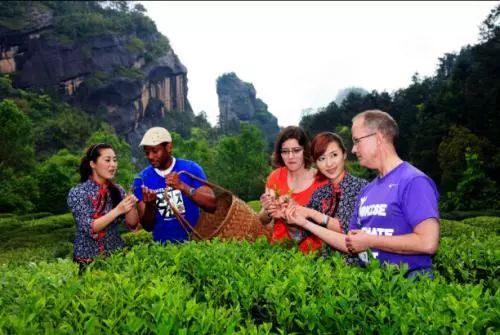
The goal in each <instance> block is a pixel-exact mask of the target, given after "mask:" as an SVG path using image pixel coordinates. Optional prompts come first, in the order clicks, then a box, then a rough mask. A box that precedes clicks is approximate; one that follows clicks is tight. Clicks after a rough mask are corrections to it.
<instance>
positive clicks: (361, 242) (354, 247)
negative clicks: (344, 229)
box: [345, 229, 371, 254]
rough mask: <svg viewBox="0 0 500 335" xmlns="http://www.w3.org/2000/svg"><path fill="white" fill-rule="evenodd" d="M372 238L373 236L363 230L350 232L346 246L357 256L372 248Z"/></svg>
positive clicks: (346, 239)
mask: <svg viewBox="0 0 500 335" xmlns="http://www.w3.org/2000/svg"><path fill="white" fill-rule="evenodd" d="M370 238H371V236H370V235H368V234H367V233H366V232H364V231H362V230H359V229H354V230H350V231H349V233H347V236H346V238H345V245H346V247H347V250H349V252H350V253H351V254H357V253H360V252H362V251H365V250H367V249H369V248H370V247H371V240H370Z"/></svg>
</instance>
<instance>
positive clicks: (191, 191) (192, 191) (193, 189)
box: [188, 187, 196, 198]
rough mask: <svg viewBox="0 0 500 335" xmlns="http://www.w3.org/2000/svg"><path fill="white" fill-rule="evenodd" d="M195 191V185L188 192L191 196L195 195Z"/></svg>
mask: <svg viewBox="0 0 500 335" xmlns="http://www.w3.org/2000/svg"><path fill="white" fill-rule="evenodd" d="M194 192H196V189H195V188H194V187H190V188H189V192H188V193H189V196H190V197H191V198H192V197H193V196H194Z"/></svg>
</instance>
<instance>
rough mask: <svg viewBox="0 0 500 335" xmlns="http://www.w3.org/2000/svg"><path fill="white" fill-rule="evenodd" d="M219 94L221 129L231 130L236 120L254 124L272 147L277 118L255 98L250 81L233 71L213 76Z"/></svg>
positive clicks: (234, 127)
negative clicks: (240, 77)
mask: <svg viewBox="0 0 500 335" xmlns="http://www.w3.org/2000/svg"><path fill="white" fill-rule="evenodd" d="M217 96H218V98H219V123H220V127H221V129H222V130H223V131H224V132H227V133H235V132H238V130H239V123H240V121H244V122H248V123H250V124H253V125H255V126H257V127H258V128H259V129H260V130H261V131H262V133H263V134H264V136H265V138H266V141H267V142H268V145H269V147H272V144H273V143H274V141H275V139H276V135H277V134H278V133H279V131H280V128H279V127H278V120H277V118H276V117H275V116H274V115H272V114H271V113H270V112H269V111H268V110H267V105H266V104H265V103H264V102H263V101H262V100H260V99H258V98H256V91H255V88H254V86H253V85H252V84H251V83H246V82H244V81H242V80H240V79H239V78H238V77H237V76H236V74H234V73H228V74H224V75H222V76H220V77H219V78H218V79H217Z"/></svg>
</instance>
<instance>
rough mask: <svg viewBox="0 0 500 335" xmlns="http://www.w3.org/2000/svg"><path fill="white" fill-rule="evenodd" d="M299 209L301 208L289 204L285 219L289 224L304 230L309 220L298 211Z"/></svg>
mask: <svg viewBox="0 0 500 335" xmlns="http://www.w3.org/2000/svg"><path fill="white" fill-rule="evenodd" d="M298 207H301V206H298V205H297V204H295V203H292V204H289V205H288V207H287V209H286V210H285V218H286V221H287V223H289V224H295V225H297V226H300V227H303V228H304V227H305V226H306V224H307V218H306V217H305V215H303V214H302V213H301V210H300V209H298Z"/></svg>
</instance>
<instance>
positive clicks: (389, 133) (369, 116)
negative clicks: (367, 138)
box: [352, 109, 399, 143]
mask: <svg viewBox="0 0 500 335" xmlns="http://www.w3.org/2000/svg"><path fill="white" fill-rule="evenodd" d="M358 118H363V126H365V127H368V128H370V129H373V130H376V131H380V132H381V133H382V135H384V136H385V137H387V138H388V139H389V140H390V141H391V142H392V143H394V142H395V141H396V139H397V138H398V136H399V127H398V124H397V123H396V121H394V119H393V118H392V116H390V115H389V114H388V113H386V112H384V111H381V110H379V109H371V110H366V111H364V112H362V113H359V114H358V115H356V116H355V117H354V118H353V119H352V121H353V122H354V121H356V120H357V119H358Z"/></svg>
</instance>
